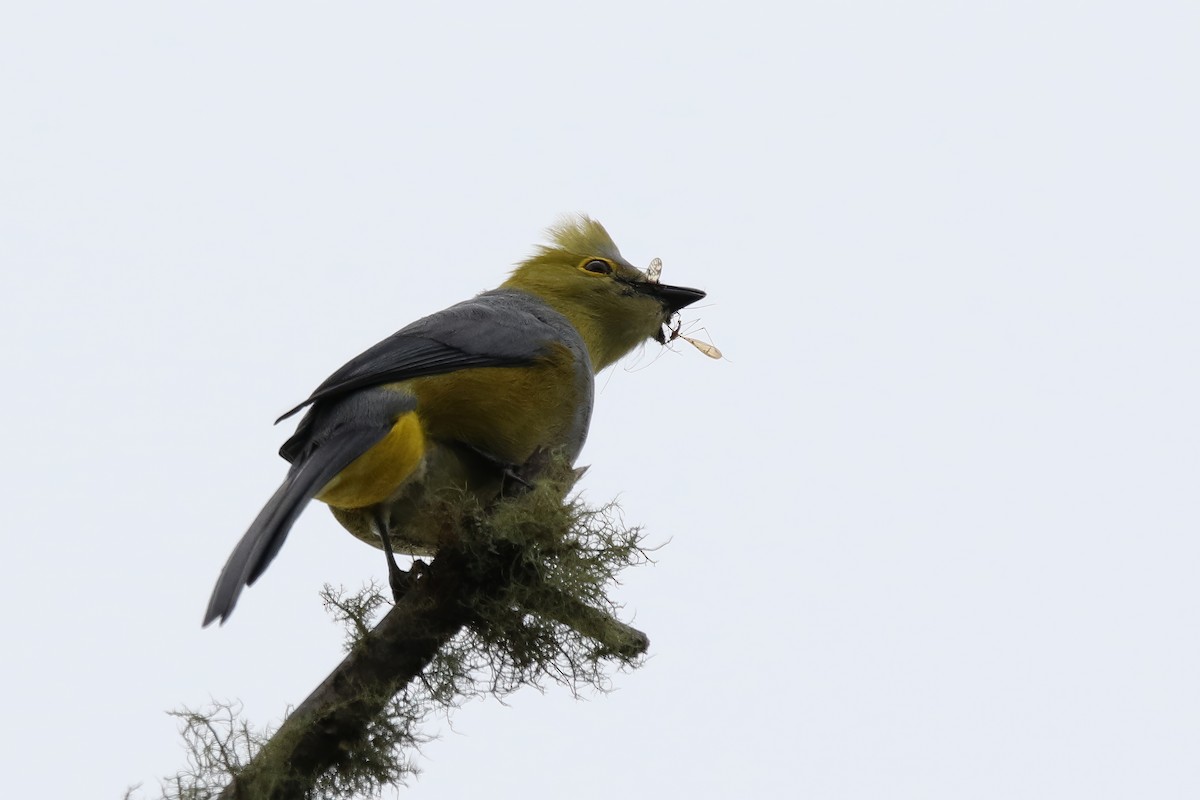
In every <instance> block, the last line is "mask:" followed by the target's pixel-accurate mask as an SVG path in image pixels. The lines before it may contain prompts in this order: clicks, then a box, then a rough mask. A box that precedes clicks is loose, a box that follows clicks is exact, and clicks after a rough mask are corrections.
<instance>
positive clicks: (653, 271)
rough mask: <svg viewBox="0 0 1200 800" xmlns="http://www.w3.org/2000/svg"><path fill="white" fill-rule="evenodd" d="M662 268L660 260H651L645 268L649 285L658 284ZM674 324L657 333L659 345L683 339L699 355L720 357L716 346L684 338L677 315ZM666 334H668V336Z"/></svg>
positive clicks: (680, 321) (681, 324)
mask: <svg viewBox="0 0 1200 800" xmlns="http://www.w3.org/2000/svg"><path fill="white" fill-rule="evenodd" d="M662 268H663V263H662V259H661V258H655V259H653V260H652V261H651V262H650V266H648V267H646V280H648V281H649V282H650V283H658V281H659V279H660V278H661V277H662ZM674 322H675V324H674V325H671V324H668V325H665V326H663V327H664V328H665V330H662V331H659V332H658V336H656V337H655V338H656V339H658V341H659V342H660V343H662V344H669V343H671V342H673V341H675V340H676V339H683V340H684V341H685V342H687V343H688V344H690V345H691V346H692V347H694V348H696V349H697V350H699V351H700V352H701V353H704V355H706V356H708V357H709V358H721V357H722V356H721V351H720V350H718V349H717V347H716V345H713V344H709V343H708V342H704V341H701V340H699V339H694V338H692V337H691V336H684V335H683V332H682V330H681V329H682V327H683V320H682V319H680V318H679V315H678V314H676V315H675V317H674ZM667 334H670V336H668V335H667Z"/></svg>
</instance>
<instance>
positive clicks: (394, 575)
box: [375, 508, 413, 603]
mask: <svg viewBox="0 0 1200 800" xmlns="http://www.w3.org/2000/svg"><path fill="white" fill-rule="evenodd" d="M375 527H376V528H378V530H379V540H380V541H382V542H383V552H384V553H385V554H386V555H387V563H388V583H389V584H390V585H391V587H392V599H393V600H395V601H396V602H397V603H399V602H400V598H402V597H404V595H405V594H407V593H408V590H409V588H410V587H411V586H412V582H413V576H412V575H410V574H408V573H407V572H405V571H404V570H402V569H400V565H399V564H397V563H396V554H395V553H394V552H392V537H391V535H390V534H389V533H388V524H387V512H385V511H384V510H383V509H382V508H380V509H376V511H375Z"/></svg>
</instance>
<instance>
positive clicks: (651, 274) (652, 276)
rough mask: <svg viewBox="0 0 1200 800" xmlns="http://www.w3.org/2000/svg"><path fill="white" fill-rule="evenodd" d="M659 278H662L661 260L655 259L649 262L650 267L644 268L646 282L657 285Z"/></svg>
mask: <svg viewBox="0 0 1200 800" xmlns="http://www.w3.org/2000/svg"><path fill="white" fill-rule="evenodd" d="M660 277H662V259H661V258H656V259H654V260H653V261H651V262H650V266H648V267H646V280H648V281H650V282H651V283H658V279H659V278H660Z"/></svg>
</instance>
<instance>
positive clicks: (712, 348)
mask: <svg viewBox="0 0 1200 800" xmlns="http://www.w3.org/2000/svg"><path fill="white" fill-rule="evenodd" d="M679 338H680V339H683V340H684V341H685V342H687V343H688V344H690V345H691V346H692V347H694V348H696V349H697V350H699V351H700V352H701V353H704V355H706V356H708V357H709V358H721V351H720V350H718V349H717V346H716V345H715V344H709V343H708V342H704V341H701V340H699V339H693V338H692V337H691V336H680V337H679Z"/></svg>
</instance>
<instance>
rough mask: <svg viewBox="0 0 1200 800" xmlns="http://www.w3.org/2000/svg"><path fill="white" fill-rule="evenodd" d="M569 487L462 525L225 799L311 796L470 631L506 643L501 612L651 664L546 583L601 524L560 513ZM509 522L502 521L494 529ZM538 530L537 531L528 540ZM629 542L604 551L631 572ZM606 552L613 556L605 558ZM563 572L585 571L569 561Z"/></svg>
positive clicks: (613, 628) (617, 629)
mask: <svg viewBox="0 0 1200 800" xmlns="http://www.w3.org/2000/svg"><path fill="white" fill-rule="evenodd" d="M572 482H573V481H572V480H571V479H567V481H566V482H565V483H560V484H559V485H558V486H556V487H554V488H553V489H550V490H549V491H548V492H542V491H541V489H540V488H539V489H535V490H534V491H533V492H530V493H529V494H528V495H527V496H526V497H528V498H529V499H528V500H526V497H521V498H515V499H512V500H511V501H509V500H505V501H501V502H502V504H504V505H506V506H507V507H506V508H503V509H499V510H500V511H503V513H502V514H501V513H497V512H498V509H497V508H491V509H488V510H487V511H486V512H484V513H483V514H482V515H480V516H476V517H475V518H474V519H471V518H470V515H469V514H463V515H461V516H460V519H459V520H458V526H459V528H460V534H461V535H460V537H459V540H458V542H457V543H456V544H455V545H451V546H449V547H444V548H442V550H440V551H439V554H438V556H437V558H436V559H435V560H434V561H433V562H432V563H431V564H430V565H429V566H428V567H427V568H426V569H425V571H424V574H422V575H421V576H420V577H419V578H418V579H417V580H416V581H415V582H414V584H413V586H412V588H411V589H410V590H409V591H408V593H407V594H406V595H404V597H403V598H402V599H401V600H400V602H398V603H397V604H396V606H395V607H394V608H392V610H391V611H389V612H388V613H387V614H386V615H385V616H384V617H383V619H382V620H381V621H380V622H379V624H378V625H376V626H375V628H374V629H373V630H371V631H370V632H369V633H367V634H366V635H365V636H363V637H362V638H361V639H360V640H359V641H358V642H356V643H355V644H354V645H353V647H352V649H351V651H350V653H349V655H347V656H346V658H345V659H344V660H343V661H342V663H341V664H339V665H338V666H337V668H336V669H334V671H333V672H332V673H331V674H330V675H329V676H328V677H327V678H326V679H325V680H324V681H323V682H322V683H321V685H320V686H318V687H317V688H316V690H315V691H313V692H312V694H310V695H309V696H308V697H307V698H306V699H305V700H304V702H302V703H301V704H300V705H299V706H298V707H297V708H296V710H295V711H294V712H293V713H292V714H291V715H290V716H289V717H288V718H287V719H286V720H285V721H284V722H283V724H282V725H281V726H280V728H279V730H278V731H276V732H275V734H274V735H273V736H272V737H271V738H270V740H269V741H267V742H266V743H265V744H264V746H263V748H262V750H261V751H260V752H259V753H258V754H257V755H256V756H255V757H254V758H253V759H252V760H251V761H250V763H249V764H247V765H246V768H245V769H243V770H241V771H240V772H238V773H237V774H236V776H235V777H234V778H233V780H232V781H231V782H230V783H229V784H228V785H227V786H226V787H225V789H224V791H222V792H221V794H220V797H221V798H254V800H258V799H259V798H264V799H270V800H275V799H276V798H278V799H280V800H282V799H284V798H298V797H305V796H308V794H309V793H310V792H311V791H312V790H313V788H314V786H315V785H316V783H317V782H318V781H319V780H320V779H321V777H322V776H323V775H326V774H328V773H330V772H331V771H337V770H339V768H341V767H345V766H347V764H348V763H349V761H350V760H351V759H353V758H354V754H356V753H360V752H362V750H363V749H364V748H366V747H367V745H368V742H367V740H368V738H369V737H370V736H371V730H372V724H373V722H375V721H377V720H379V719H380V718H381V717H382V716H384V715H386V714H387V710H388V708H389V707H390V704H391V703H392V702H393V699H394V698H395V697H396V695H397V694H398V693H400V692H401V691H404V690H405V688H406V687H408V686H409V685H410V684H412V683H413V682H414V681H415V680H417V679H419V678H420V677H421V675H422V673H423V672H424V671H425V670H426V668H427V667H428V666H429V665H430V663H431V662H432V661H433V660H434V659H435V658H436V657H437V655H438V653H439V651H442V650H443V649H444V648H446V647H447V646H448V645H450V643H451V641H452V640H453V639H454V638H455V637H456V635H458V634H459V633H460V632H461V631H463V630H464V628H467V627H471V628H472V630H475V631H476V632H477V633H479V632H492V633H497V632H498V633H499V635H500V636H502V637H503V636H506V635H508V631H507V629H504V626H503V624H501V623H499V622H497V624H499V625H500V628H495V627H493V626H492V622H493V620H492V619H491V618H489V617H488V614H489V613H494V611H495V609H497V608H500V609H503V611H501V612H500V615H501V616H503V615H504V613H506V612H508V613H509V614H510V616H513V617H516V618H519V617H521V615H523V614H526V613H533V614H535V615H538V616H541V617H543V618H546V619H549V620H552V621H553V622H556V623H558V624H560V625H565V626H566V627H567V628H569V629H571V630H573V631H574V632H575V633H576V634H578V635H580V636H583V637H587V638H588V639H590V640H593V641H594V642H595V643H596V645H598V647H595V648H594V649H593V652H592V654H591V656H590V658H591V659H592V660H595V659H599V658H605V657H616V658H618V659H620V660H622V661H624V662H626V663H629V662H632V661H633V660H634V659H635V658H636V657H637V656H639V655H641V654H642V653H644V652H645V651H646V649H647V647H648V646H649V639H648V638H647V637H646V635H645V634H644V633H642V632H641V631H638V630H636V629H635V628H632V627H630V626H628V625H625V624H624V623H622V622H620V621H618V620H617V619H615V618H614V617H613V616H612V615H611V614H608V613H606V612H605V611H602V610H599V609H597V608H594V607H593V606H592V605H590V604H589V603H588V602H585V600H584V599H581V598H580V597H579V596H576V595H575V594H574V593H573V592H571V591H568V590H564V588H563V586H562V585H561V583H560V582H558V581H556V580H554V579H553V577H551V578H548V577H547V575H548V574H550V573H548V571H547V570H546V568H545V563H544V562H546V561H551V562H553V561H555V560H556V559H557V560H559V561H561V562H563V563H566V558H565V557H564V556H563V555H562V554H563V553H566V552H568V551H569V550H571V548H570V547H568V548H563V547H561V546H559V545H558V544H555V541H557V542H559V543H561V541H562V539H563V537H564V536H565V535H566V534H567V533H568V529H569V528H571V527H572V526H577V525H578V524H579V523H580V519H585V520H586V519H590V518H591V517H590V516H589V515H591V514H595V513H597V512H587V511H580V509H579V507H577V506H575V505H572V504H564V502H563V497H564V496H565V495H566V492H567V490H569V488H570V485H571V483H572ZM539 494H540V495H543V496H541V497H537V496H536V495H539ZM513 509H516V510H515V511H514V510H513ZM476 511H478V509H476ZM505 514H506V515H507V516H506V517H505V519H504V521H503V522H497V520H496V518H497V517H499V516H504V515H505ZM521 514H524V516H523V517H521V516H519V515H521ZM556 514H557V515H556ZM514 515H517V520H518V522H516V523H514V519H513V518H514ZM531 528H540V529H539V530H537V531H535V532H533V533H530V532H529V529H531ZM547 531H549V532H551V534H552V535H551V536H547ZM627 535H630V536H633V539H632V544H630V543H629V542H624V541H623V542H622V544H620V545H619V546H614V545H612V542H611V541H610V542H609V546H610V547H612V551H613V552H614V553H617V555H616V556H613V557H612V561H614V562H617V561H621V560H624V561H631V560H633V556H632V555H631V553H633V552H640V551H638V550H637V548H636V534H627ZM506 537H507V538H506ZM514 537H517V538H518V539H519V538H520V537H527V540H526V539H520V540H514ZM551 540H554V541H551ZM539 548H541V549H539ZM575 549H578V548H577V547H576V548H575ZM599 552H602V553H605V554H606V555H607V554H608V551H607V550H605V549H604V548H603V547H601V548H600V549H599ZM565 569H579V566H578V564H576V563H574V562H570V566H568V567H565ZM570 575H571V577H576V575H575V573H570ZM604 599H606V598H604ZM534 603H536V607H531V606H532V605H533V604H534ZM609 605H610V606H611V604H609ZM489 609H490V610H489ZM516 646H517V647H519V646H520V645H516Z"/></svg>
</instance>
